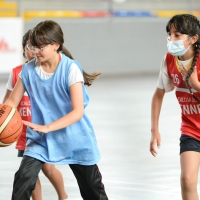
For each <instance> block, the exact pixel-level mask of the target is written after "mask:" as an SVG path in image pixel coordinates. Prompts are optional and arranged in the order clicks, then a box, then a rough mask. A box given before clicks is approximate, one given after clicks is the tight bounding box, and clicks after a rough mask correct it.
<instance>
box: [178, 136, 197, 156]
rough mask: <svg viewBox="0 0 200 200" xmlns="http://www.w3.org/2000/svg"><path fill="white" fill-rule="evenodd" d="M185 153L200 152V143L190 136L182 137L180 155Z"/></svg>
mask: <svg viewBox="0 0 200 200" xmlns="http://www.w3.org/2000/svg"><path fill="white" fill-rule="evenodd" d="M185 151H196V152H200V141H199V140H197V139H195V138H193V137H190V136H188V135H181V137H180V154H181V153H183V152H185Z"/></svg>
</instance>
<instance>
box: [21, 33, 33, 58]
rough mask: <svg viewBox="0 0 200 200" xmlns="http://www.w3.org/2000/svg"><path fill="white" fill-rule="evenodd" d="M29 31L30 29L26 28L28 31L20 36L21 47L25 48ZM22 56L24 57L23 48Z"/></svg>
mask: <svg viewBox="0 0 200 200" xmlns="http://www.w3.org/2000/svg"><path fill="white" fill-rule="evenodd" d="M30 32H31V30H28V31H27V32H26V33H25V34H24V36H23V38H22V47H23V49H25V47H26V43H27V41H28V39H29V34H30ZM23 56H24V58H26V56H25V52H24V50H23Z"/></svg>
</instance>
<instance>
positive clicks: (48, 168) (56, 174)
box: [3, 30, 68, 200]
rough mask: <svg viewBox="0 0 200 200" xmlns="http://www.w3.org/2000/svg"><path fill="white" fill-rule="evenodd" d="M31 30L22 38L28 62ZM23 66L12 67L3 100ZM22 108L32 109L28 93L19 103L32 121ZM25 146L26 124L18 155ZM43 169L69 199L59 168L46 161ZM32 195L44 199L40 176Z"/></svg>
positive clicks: (35, 199) (62, 198)
mask: <svg viewBox="0 0 200 200" xmlns="http://www.w3.org/2000/svg"><path fill="white" fill-rule="evenodd" d="M30 31H31V30H28V31H27V32H26V33H25V34H24V36H23V38H22V48H23V56H24V58H26V59H27V62H28V61H30V60H32V59H33V58H34V53H33V52H32V51H31V49H30V46H31V44H30V40H29V34H30ZM22 66H23V65H20V66H17V67H15V68H13V69H12V72H11V73H10V76H9V79H8V83H7V91H6V94H5V97H4V99H3V102H5V101H6V100H7V99H8V97H9V96H10V94H11V93H12V90H13V88H14V86H15V84H16V82H17V79H18V74H19V73H20V72H21V70H22ZM20 109H24V110H25V111H26V109H27V110H28V109H30V100H29V98H28V96H27V94H26V93H25V94H24V95H23V97H22V99H21V101H20V103H19V105H18V111H19V113H20V115H21V117H22V119H23V120H26V121H31V114H29V112H28V111H27V112H22V111H20ZM25 147H26V126H25V125H24V126H23V130H22V134H21V135H20V137H19V138H18V139H17V142H16V149H18V157H23V154H24V149H25ZM42 171H43V173H44V174H45V176H46V177H47V178H48V179H49V180H50V182H51V183H52V185H53V186H54V188H55V190H56V192H57V194H58V198H59V200H65V199H67V198H68V195H67V194H66V192H65V187H64V182H63V177H62V174H61V172H60V171H59V170H58V169H56V167H55V166H54V165H52V164H49V163H45V164H44V165H43V167H42ZM31 196H32V200H42V188H41V183H40V180H39V177H38V179H37V181H36V185H35V189H34V190H33V192H32V195H31Z"/></svg>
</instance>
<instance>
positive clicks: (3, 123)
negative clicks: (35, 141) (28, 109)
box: [0, 104, 23, 147]
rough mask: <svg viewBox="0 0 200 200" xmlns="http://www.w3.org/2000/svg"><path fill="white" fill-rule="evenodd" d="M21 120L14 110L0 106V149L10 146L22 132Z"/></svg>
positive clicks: (6, 106)
mask: <svg viewBox="0 0 200 200" xmlns="http://www.w3.org/2000/svg"><path fill="white" fill-rule="evenodd" d="M22 127H23V124H22V119H21V116H20V114H19V113H18V111H17V110H16V109H15V108H12V107H10V106H8V105H4V104H0V147H5V146H9V145H11V144H12V143H13V142H15V141H16V140H17V139H18V138H19V136H20V135H21V132H22Z"/></svg>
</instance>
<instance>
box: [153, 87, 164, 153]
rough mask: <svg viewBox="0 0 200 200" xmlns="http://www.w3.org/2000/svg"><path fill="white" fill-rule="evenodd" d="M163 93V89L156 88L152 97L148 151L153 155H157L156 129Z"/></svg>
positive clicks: (159, 138) (158, 139) (158, 142)
mask: <svg viewBox="0 0 200 200" xmlns="http://www.w3.org/2000/svg"><path fill="white" fill-rule="evenodd" d="M164 95H165V90H164V89H159V88H157V89H156V91H155V93H154V95H153V98H152V104H151V141H150V152H151V154H152V155H153V156H156V155H157V148H160V142H161V137H160V133H159V129H158V123H159V116H160V110H161V106H162V101H163V97H164Z"/></svg>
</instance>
